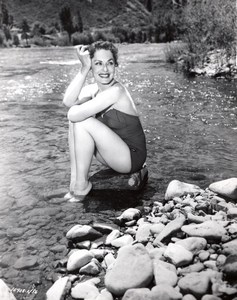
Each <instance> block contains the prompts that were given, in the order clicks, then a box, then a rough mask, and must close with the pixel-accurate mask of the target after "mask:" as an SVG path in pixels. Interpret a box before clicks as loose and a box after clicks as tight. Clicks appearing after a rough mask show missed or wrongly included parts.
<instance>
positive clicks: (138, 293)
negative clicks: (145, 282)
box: [122, 288, 152, 300]
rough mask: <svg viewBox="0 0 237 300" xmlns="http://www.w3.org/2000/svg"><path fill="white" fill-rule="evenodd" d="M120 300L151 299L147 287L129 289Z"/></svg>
mask: <svg viewBox="0 0 237 300" xmlns="http://www.w3.org/2000/svg"><path fill="white" fill-rule="evenodd" d="M122 300H152V293H151V291H150V290H149V289H148V288H138V289H129V290H127V291H126V292H125V294H124V296H123V298H122Z"/></svg>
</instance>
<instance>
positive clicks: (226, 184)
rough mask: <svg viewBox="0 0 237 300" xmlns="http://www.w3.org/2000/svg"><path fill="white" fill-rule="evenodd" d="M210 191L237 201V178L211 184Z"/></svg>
mask: <svg viewBox="0 0 237 300" xmlns="http://www.w3.org/2000/svg"><path fill="white" fill-rule="evenodd" d="M209 189H210V190H211V191H213V192H214V193H217V194H219V195H221V196H224V197H227V198H230V199H233V200H237V178H229V179H225V180H221V181H217V182H214V183H211V184H210V185H209Z"/></svg>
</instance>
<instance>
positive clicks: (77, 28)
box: [73, 10, 83, 32]
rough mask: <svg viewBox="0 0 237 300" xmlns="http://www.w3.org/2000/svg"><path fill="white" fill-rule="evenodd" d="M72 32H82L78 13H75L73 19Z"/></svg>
mask: <svg viewBox="0 0 237 300" xmlns="http://www.w3.org/2000/svg"><path fill="white" fill-rule="evenodd" d="M73 26H74V30H75V31H78V32H83V23H82V18H81V14H80V11H79V10H78V11H77V15H76V16H74V17H73Z"/></svg>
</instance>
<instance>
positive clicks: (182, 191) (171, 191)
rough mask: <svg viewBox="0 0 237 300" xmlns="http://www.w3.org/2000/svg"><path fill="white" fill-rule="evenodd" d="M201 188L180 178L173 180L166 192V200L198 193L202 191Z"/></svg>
mask: <svg viewBox="0 0 237 300" xmlns="http://www.w3.org/2000/svg"><path fill="white" fill-rule="evenodd" d="M200 191H201V189H200V187H199V186H197V185H194V184H190V183H185V182H181V181H179V180H172V181H171V182H170V183H169V185H168V187H167V190H166V192H165V200H170V199H172V198H174V197H182V196H185V195H187V194H191V195H192V194H197V193H200Z"/></svg>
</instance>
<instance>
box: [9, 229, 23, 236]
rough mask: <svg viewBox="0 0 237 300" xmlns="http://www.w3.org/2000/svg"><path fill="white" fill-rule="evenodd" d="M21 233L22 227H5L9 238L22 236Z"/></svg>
mask: <svg viewBox="0 0 237 300" xmlns="http://www.w3.org/2000/svg"><path fill="white" fill-rule="evenodd" d="M23 233H24V229H22V228H8V229H7V236H8V237H9V238H15V237H19V236H22V235H23Z"/></svg>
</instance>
